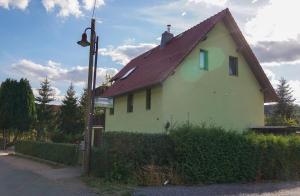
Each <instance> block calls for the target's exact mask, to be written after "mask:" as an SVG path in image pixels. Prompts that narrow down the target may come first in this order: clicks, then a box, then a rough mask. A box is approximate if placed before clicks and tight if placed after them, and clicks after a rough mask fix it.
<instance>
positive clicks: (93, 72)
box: [77, 18, 98, 175]
mask: <svg viewBox="0 0 300 196" xmlns="http://www.w3.org/2000/svg"><path fill="white" fill-rule="evenodd" d="M87 30H90V31H91V34H90V42H88V40H87V34H86V31H87ZM77 44H79V45H80V46H82V47H86V46H90V54H89V69H88V86H87V112H86V125H87V126H86V128H85V131H84V154H83V164H82V165H83V173H84V174H86V175H88V174H89V172H90V166H91V164H90V163H91V138H92V125H93V117H94V104H95V98H94V93H95V88H96V76H97V60H98V36H97V37H96V31H95V19H94V18H92V19H91V27H88V28H86V29H85V30H84V33H83V34H82V37H81V40H80V41H78V42H77ZM94 60H95V64H94ZM92 89H93V90H92Z"/></svg>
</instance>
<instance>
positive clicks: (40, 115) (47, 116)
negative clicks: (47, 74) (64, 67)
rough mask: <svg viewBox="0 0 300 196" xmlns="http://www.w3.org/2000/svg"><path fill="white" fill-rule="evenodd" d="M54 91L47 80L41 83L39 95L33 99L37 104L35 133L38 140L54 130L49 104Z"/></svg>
mask: <svg viewBox="0 0 300 196" xmlns="http://www.w3.org/2000/svg"><path fill="white" fill-rule="evenodd" d="M54 95H55V93H54V90H53V88H52V87H51V84H50V81H49V80H48V78H45V80H43V81H42V82H41V87H40V89H39V95H38V96H37V97H36V98H35V100H36V103H37V127H36V128H37V131H38V139H40V136H41V135H43V134H44V133H45V132H49V131H53V130H54V129H55V124H56V123H55V114H54V111H53V109H52V106H51V105H50V103H51V102H52V101H54V100H55V99H54Z"/></svg>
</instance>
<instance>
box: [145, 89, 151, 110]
mask: <svg viewBox="0 0 300 196" xmlns="http://www.w3.org/2000/svg"><path fill="white" fill-rule="evenodd" d="M150 109H151V88H148V89H147V90H146V110H150Z"/></svg>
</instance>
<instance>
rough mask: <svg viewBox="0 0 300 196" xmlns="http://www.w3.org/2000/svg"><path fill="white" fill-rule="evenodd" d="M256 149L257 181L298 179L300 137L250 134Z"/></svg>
mask: <svg viewBox="0 0 300 196" xmlns="http://www.w3.org/2000/svg"><path fill="white" fill-rule="evenodd" d="M247 138H248V139H249V140H251V143H252V145H254V146H255V148H256V154H255V156H256V160H257V163H256V164H257V180H292V179H299V177H300V170H299V166H300V137H299V136H296V135H292V136H278V135H276V136H275V135H271V134H269V135H262V134H250V135H247Z"/></svg>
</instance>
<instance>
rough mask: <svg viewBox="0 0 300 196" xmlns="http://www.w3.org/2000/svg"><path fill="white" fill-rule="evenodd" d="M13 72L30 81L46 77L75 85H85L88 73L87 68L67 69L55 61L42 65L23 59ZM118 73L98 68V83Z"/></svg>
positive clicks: (14, 66)
mask: <svg viewBox="0 0 300 196" xmlns="http://www.w3.org/2000/svg"><path fill="white" fill-rule="evenodd" d="M12 70H13V71H14V72H13V73H14V74H17V75H19V76H22V77H26V78H28V79H29V80H39V81H41V80H43V79H44V78H45V77H48V78H49V79H50V80H53V81H56V82H73V83H75V84H76V83H79V84H80V83H81V84H82V83H85V82H86V80H87V73H88V67H87V66H75V67H71V68H65V67H63V66H62V65H61V64H60V63H56V62H54V61H48V62H47V64H45V65H42V64H38V63H35V62H32V61H30V60H27V59H22V60H20V61H19V62H17V63H15V64H13V65H12ZM116 73H117V69H115V68H98V69H97V81H98V82H103V81H104V79H105V75H106V74H109V75H114V74H116Z"/></svg>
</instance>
